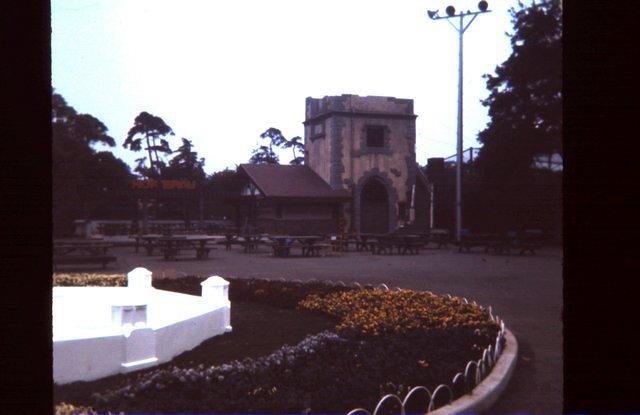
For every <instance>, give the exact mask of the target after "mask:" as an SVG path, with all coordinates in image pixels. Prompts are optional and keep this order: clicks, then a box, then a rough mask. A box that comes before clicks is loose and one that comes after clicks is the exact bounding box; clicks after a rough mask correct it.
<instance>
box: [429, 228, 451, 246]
mask: <svg viewBox="0 0 640 415" xmlns="http://www.w3.org/2000/svg"><path fill="white" fill-rule="evenodd" d="M450 239H451V238H450V236H449V231H448V230H446V229H432V230H431V232H429V237H428V242H433V243H434V244H436V245H438V249H440V248H442V247H443V246H444V247H445V248H447V245H448V244H449V241H450Z"/></svg>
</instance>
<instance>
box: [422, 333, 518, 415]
mask: <svg viewBox="0 0 640 415" xmlns="http://www.w3.org/2000/svg"><path fill="white" fill-rule="evenodd" d="M505 340H506V344H505V347H504V349H503V351H502V354H501V355H500V357H499V358H498V361H497V362H496V364H495V365H494V366H493V368H492V369H491V372H490V373H489V376H487V377H486V378H485V379H484V380H483V381H482V382H480V384H479V385H478V386H476V387H475V388H474V389H473V391H472V393H470V394H466V395H464V396H461V397H460V398H458V399H456V400H455V401H453V402H451V404H449V405H446V406H443V407H440V408H438V409H436V410H435V411H432V412H429V414H430V415H449V414H477V413H482V412H483V411H486V410H487V409H489V408H490V407H491V405H493V404H494V403H495V402H496V401H497V400H498V397H499V396H500V394H501V393H502V392H504V390H505V388H506V387H507V384H508V383H509V380H510V379H511V375H512V374H513V371H514V369H515V367H516V361H517V359H518V342H517V341H516V338H515V336H514V335H513V334H512V333H511V332H510V331H509V330H506V331H505Z"/></svg>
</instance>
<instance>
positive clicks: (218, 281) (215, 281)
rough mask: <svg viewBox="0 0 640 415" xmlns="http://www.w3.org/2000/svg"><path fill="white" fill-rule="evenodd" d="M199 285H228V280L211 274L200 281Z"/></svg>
mask: <svg viewBox="0 0 640 415" xmlns="http://www.w3.org/2000/svg"><path fill="white" fill-rule="evenodd" d="M200 285H201V286H203V287H218V286H221V285H222V286H224V285H229V281H227V280H225V279H224V278H222V277H220V276H218V275H212V276H211V277H209V278H207V279H206V280H204V281H202V282H201V283H200Z"/></svg>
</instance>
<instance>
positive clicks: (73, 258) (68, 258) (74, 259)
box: [53, 254, 116, 269]
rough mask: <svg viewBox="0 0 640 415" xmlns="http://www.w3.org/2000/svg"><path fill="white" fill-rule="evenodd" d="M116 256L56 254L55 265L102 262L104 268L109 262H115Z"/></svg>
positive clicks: (55, 266)
mask: <svg viewBox="0 0 640 415" xmlns="http://www.w3.org/2000/svg"><path fill="white" fill-rule="evenodd" d="M115 261H116V257H115V256H113V255H59V254H58V255H54V256H53V267H54V269H56V268H57V265H71V264H102V268H103V269H105V268H107V264H108V263H109V262H115Z"/></svg>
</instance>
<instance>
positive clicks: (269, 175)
mask: <svg viewBox="0 0 640 415" xmlns="http://www.w3.org/2000/svg"><path fill="white" fill-rule="evenodd" d="M416 117H417V116H416V115H415V114H414V113H413V100H411V99H398V98H393V97H378V96H366V97H360V96H358V95H341V96H325V97H323V98H311V97H309V98H307V99H306V112H305V121H304V126H305V130H304V131H305V132H304V144H305V149H306V155H305V165H304V166H281V165H247V164H243V165H241V166H240V168H239V170H240V172H241V173H242V174H243V175H244V176H245V177H246V178H247V179H248V184H247V187H246V188H245V190H244V191H243V195H244V196H243V197H244V198H250V199H252V200H254V201H255V203H253V204H244V208H241V210H242V209H244V210H242V211H240V212H239V217H244V218H245V222H249V221H250V222H251V223H253V224H255V225H256V226H258V227H261V228H262V229H264V231H265V232H275V233H295V234H300V232H302V233H307V234H308V233H335V232H337V230H338V226H339V224H340V222H341V221H342V222H343V224H345V223H346V228H347V229H350V230H353V231H355V232H361V233H387V232H392V231H394V230H396V229H397V228H398V227H399V226H402V225H404V224H407V223H412V224H414V225H416V226H418V227H420V228H423V229H426V228H427V227H428V225H429V220H428V218H429V192H428V189H429V186H428V183H427V179H426V177H425V175H424V174H423V173H422V171H421V170H420V167H419V166H418V164H417V163H416V152H415V143H416V126H415V120H416ZM305 226H306V229H304V227H305ZM301 228H303V229H301ZM305 231H306V232H305Z"/></svg>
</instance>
